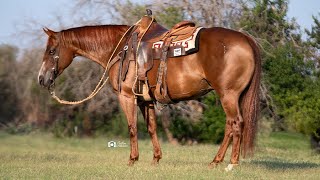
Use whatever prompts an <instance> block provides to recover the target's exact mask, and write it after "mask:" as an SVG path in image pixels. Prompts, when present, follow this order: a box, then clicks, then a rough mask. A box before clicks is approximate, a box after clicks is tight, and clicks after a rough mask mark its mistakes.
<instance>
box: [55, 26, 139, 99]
mask: <svg viewBox="0 0 320 180" xmlns="http://www.w3.org/2000/svg"><path fill="white" fill-rule="evenodd" d="M139 22H140V21H138V22H136V23H135V24H134V25H132V26H130V27H129V29H127V31H126V32H125V33H124V34H123V36H122V37H121V39H120V40H119V42H118V44H117V46H116V47H115V49H114V50H113V52H112V54H111V56H110V58H109V60H108V63H107V65H106V67H105V70H104V72H103V74H102V76H101V78H100V80H99V82H98V84H97V85H96V87H95V89H94V90H93V91H92V93H91V94H90V95H89V96H87V97H86V98H84V99H82V100H78V101H67V100H63V99H61V98H59V97H58V96H57V95H56V94H55V91H54V87H55V83H54V82H53V83H52V85H51V86H50V87H49V92H50V94H51V96H52V98H54V99H55V100H57V101H58V102H59V103H61V104H68V105H76V104H81V103H83V102H85V101H87V100H89V99H91V98H93V97H94V96H95V95H96V94H97V93H98V92H99V91H100V90H101V89H102V87H103V86H104V85H105V84H106V83H107V81H108V79H109V76H108V77H107V78H106V79H105V80H104V78H105V76H106V74H107V71H108V66H109V63H110V61H111V60H112V58H113V56H114V54H115V52H116V50H117V49H118V47H119V45H120V43H121V42H122V40H123V38H124V37H125V36H126V35H127V34H128V32H129V31H130V30H131V29H132V28H133V27H134V26H136V25H137V24H138V23H139ZM59 49H60V47H59ZM59 58H60V57H59V55H56V56H54V61H55V68H53V74H54V76H57V71H58V61H59Z"/></svg>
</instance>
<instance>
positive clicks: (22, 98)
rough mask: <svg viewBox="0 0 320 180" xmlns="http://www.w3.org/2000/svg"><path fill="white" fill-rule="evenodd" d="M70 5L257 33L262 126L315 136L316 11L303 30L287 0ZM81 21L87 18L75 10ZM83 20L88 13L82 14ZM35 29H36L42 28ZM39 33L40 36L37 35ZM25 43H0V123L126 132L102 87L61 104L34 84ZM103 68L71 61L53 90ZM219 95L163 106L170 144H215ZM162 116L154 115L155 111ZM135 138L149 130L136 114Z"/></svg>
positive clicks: (79, 84)
mask: <svg viewBox="0 0 320 180" xmlns="http://www.w3.org/2000/svg"><path fill="white" fill-rule="evenodd" d="M75 2H76V3H75V4H74V7H73V10H74V11H80V12H81V11H85V10H88V9H89V10H90V9H91V10H94V12H95V13H94V15H93V17H92V19H93V20H94V21H90V22H87V21H78V22H80V23H79V24H78V26H80V25H88V24H100V23H101V22H102V21H103V18H112V19H113V20H114V23H117V24H128V25H131V24H133V23H135V22H136V21H137V20H139V19H140V18H141V16H143V15H145V9H146V8H149V9H152V10H153V14H154V15H155V18H156V20H157V21H158V22H159V23H160V24H162V25H164V26H165V27H167V28H170V27H172V26H173V25H174V24H175V23H177V22H179V21H182V20H191V21H194V22H196V23H197V25H200V26H204V27H211V26H221V27H227V28H231V29H235V30H238V31H241V32H244V33H247V34H249V35H250V36H253V37H255V39H256V40H257V42H258V43H259V45H260V48H261V53H262V67H263V74H262V84H261V86H260V89H261V97H262V99H261V102H260V104H261V107H262V111H261V116H260V122H259V123H260V124H259V126H260V129H261V131H296V132H300V133H304V134H308V135H311V134H314V133H315V132H316V130H317V129H318V128H320V91H319V89H320V81H319V77H320V72H319V63H320V58H319V57H320V54H319V52H320V51H319V48H320V45H319V41H320V35H319V34H320V20H319V17H320V14H317V15H314V16H313V21H314V23H313V25H312V28H311V29H310V30H304V29H302V28H301V27H300V26H299V24H298V23H297V22H296V20H295V19H294V18H292V19H290V18H289V17H288V16H287V12H288V3H289V1H288V0H249V1H242V0H191V1H189V0H180V1H169V0H164V1H163V0H162V1H151V2H147V3H141V2H140V3H137V2H135V1H130V0H125V1H123V0H116V1H112V2H109V1H108V0H96V1H90V0H89V1H88V0H76V1H75ZM78 17H79V19H85V18H84V17H82V16H81V15H78ZM86 18H87V17H86ZM40 31H41V30H40V29H39V30H38V32H37V34H40ZM41 35H43V36H44V34H41ZM44 45H45V44H44V43H43V46H42V47H41V48H33V47H32V46H30V47H29V48H28V49H26V50H24V52H22V53H21V52H20V54H22V55H21V56H19V57H17V55H18V50H19V49H18V48H17V47H14V46H12V45H1V46H0V62H1V63H0V86H1V87H0V88H1V91H0V93H1V96H0V98H1V102H2V103H1V104H0V113H1V116H0V123H1V124H0V127H1V128H2V129H6V130H8V131H10V132H13V133H20V132H29V131H32V130H34V129H41V130H42V129H44V130H46V131H51V132H53V133H54V134H55V135H56V136H59V137H63V136H95V135H100V134H107V135H109V134H110V135H116V136H124V137H127V131H128V130H127V125H126V119H125V118H124V115H123V114H122V112H121V110H120V108H119V105H118V102H117V98H116V96H115V94H114V93H113V92H112V89H111V88H110V87H109V86H108V87H106V88H103V90H102V91H101V92H100V93H99V94H98V95H97V96H96V97H95V98H93V99H92V100H91V101H89V102H85V103H83V104H82V105H77V106H64V105H60V104H58V103H57V102H55V101H54V100H52V99H51V98H50V95H49V93H48V92H47V91H45V90H44V89H42V88H40V86H39V85H38V84H37V73H38V70H39V68H40V65H41V60H42V55H43V52H44V49H43V48H44ZM102 72H103V69H102V68H101V67H99V66H98V65H97V64H95V63H91V62H89V61H86V60H84V59H76V60H74V62H73V64H72V65H71V66H70V67H69V68H68V69H67V70H66V71H65V72H64V73H63V74H62V75H61V76H60V77H59V78H58V82H57V89H56V91H57V93H58V94H59V95H61V96H63V97H65V98H66V99H70V100H72V99H80V98H81V97H85V96H86V95H88V94H90V92H91V91H92V89H93V88H94V87H95V85H96V83H97V82H98V81H99V78H100V76H101V74H102ZM218 99H219V98H218V97H217V95H216V94H215V93H209V94H208V95H206V96H205V97H202V98H199V99H198V100H197V101H188V102H181V103H178V104H177V105H170V106H168V108H167V109H165V110H163V112H162V115H161V116H160V118H159V120H158V127H159V128H158V129H159V131H160V132H159V134H160V136H161V137H163V138H164V139H168V140H169V141H171V142H180V143H194V142H214V143H219V142H220V141H221V139H222V137H223V133H224V125H225V115H224V112H223V109H222V108H221V105H220V102H219V100H218ZM159 114H160V113H159ZM138 127H139V136H140V137H145V136H147V130H146V125H145V123H144V122H143V118H142V117H141V115H140V118H139V123H138Z"/></svg>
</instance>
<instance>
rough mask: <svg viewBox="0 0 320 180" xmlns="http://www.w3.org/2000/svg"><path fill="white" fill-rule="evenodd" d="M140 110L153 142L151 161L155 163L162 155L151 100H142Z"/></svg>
mask: <svg viewBox="0 0 320 180" xmlns="http://www.w3.org/2000/svg"><path fill="white" fill-rule="evenodd" d="M139 107H140V110H141V112H142V114H143V117H144V119H145V121H146V123H147V128H148V132H149V134H150V137H151V141H152V144H153V161H152V164H154V165H156V164H158V163H159V160H160V159H161V157H162V153H161V148H160V144H159V141H158V137H157V122H156V114H155V109H154V104H153V102H144V103H143V104H141V105H140V106H139Z"/></svg>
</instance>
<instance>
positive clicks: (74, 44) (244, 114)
mask: <svg viewBox="0 0 320 180" xmlns="http://www.w3.org/2000/svg"><path fill="white" fill-rule="evenodd" d="M128 28H129V26H126V25H103V26H85V27H78V28H71V29H67V30H63V31H60V32H54V31H52V30H49V29H44V31H45V33H46V34H47V35H48V36H49V38H48V42H47V47H46V50H45V53H44V57H43V62H42V66H41V69H40V72H39V76H38V80H39V83H40V85H41V86H43V87H47V88H48V87H50V86H51V84H52V83H54V79H55V78H56V77H57V76H59V75H60V74H61V73H62V72H63V70H64V69H65V68H67V67H68V66H69V65H70V63H71V62H72V60H73V58H74V57H76V56H84V57H87V58H89V59H91V60H92V61H94V62H96V63H98V64H100V65H101V66H102V67H104V68H106V66H107V63H108V62H107V61H108V59H109V58H110V56H111V54H112V52H113V50H114V49H115V47H116V45H117V43H118V41H119V40H120V39H121V37H122V36H123V35H124V33H125V32H126V30H127V29H128ZM123 45H124V44H123V43H122V44H121V46H123ZM118 52H119V50H117V52H116V53H118ZM135 65H136V64H135V62H133V61H130V64H129V70H128V73H127V76H126V79H125V80H124V81H123V82H122V84H121V92H119V91H118V87H119V86H118V76H119V70H118V68H119V62H116V63H114V64H113V65H112V67H109V68H110V69H109V71H108V74H109V79H110V83H111V85H112V87H113V89H114V91H115V92H116V93H117V95H118V98H119V102H120V105H121V107H122V109H123V111H124V113H125V115H126V118H127V121H128V128H129V134H130V151H131V152H130V159H129V163H128V164H129V165H133V164H134V162H135V161H137V160H138V158H139V152H138V138H137V118H136V104H135V98H134V94H133V92H132V86H133V83H134V80H135V75H136V74H135V73H136V71H135ZM158 65H159V60H155V62H154V66H153V68H152V69H151V70H150V71H148V73H147V76H148V79H149V84H150V87H152V88H151V94H152V93H153V92H154V90H155V88H154V87H155V85H156V78H157V77H156V75H157V70H158ZM167 67H168V68H167V85H168V86H167V87H168V94H169V96H170V98H171V99H172V100H173V101H175V102H177V101H181V100H188V99H193V98H196V97H199V96H202V95H204V94H206V93H208V92H209V91H211V90H215V91H216V93H217V94H218V95H219V97H220V100H221V104H222V107H223V109H224V111H225V113H226V126H225V135H224V138H223V142H222V144H221V146H220V149H219V151H218V153H217V154H216V156H215V157H214V159H213V161H212V162H211V163H210V164H209V166H210V167H215V166H216V165H218V164H219V163H221V162H222V161H223V159H224V156H225V153H226V150H227V148H228V146H229V144H230V143H231V140H232V153H231V161H230V164H229V165H228V167H227V169H229V170H230V169H232V167H233V166H235V165H238V163H239V156H240V149H241V150H242V154H243V155H246V154H251V153H252V152H253V148H254V139H255V133H256V126H257V116H258V111H259V85H260V76H261V59H260V52H259V48H258V46H257V44H256V43H255V41H254V40H253V39H252V38H251V37H249V36H247V35H245V34H243V33H240V32H237V31H234V30H230V29H225V28H219V27H213V28H205V29H203V30H202V31H201V32H200V38H199V51H198V52H197V53H194V54H191V55H188V56H181V57H175V58H169V59H168V61H167ZM138 106H139V107H140V110H141V112H142V114H143V116H144V118H145V121H146V122H147V128H148V132H149V134H150V136H151V140H152V144H153V161H152V162H153V163H155V164H157V163H158V162H159V160H160V159H161V157H162V152H161V148H160V145H159V141H158V138H157V132H156V116H155V107H154V102H153V101H141V100H139V101H138Z"/></svg>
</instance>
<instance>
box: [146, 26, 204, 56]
mask: <svg viewBox="0 0 320 180" xmlns="http://www.w3.org/2000/svg"><path fill="white" fill-rule="evenodd" d="M201 29H203V27H198V28H197V29H196V30H195V32H194V33H193V34H192V36H190V37H188V38H187V39H184V40H180V41H172V42H171V44H170V48H169V54H168V56H169V57H179V56H183V55H188V54H191V53H195V52H197V51H198V48H199V47H198V45H199V32H200V30H201ZM162 45H163V41H158V42H155V43H153V44H152V49H153V52H154V53H153V55H154V56H153V59H159V58H160V57H159V55H160V52H161V48H162ZM158 54H159V55H158Z"/></svg>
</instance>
